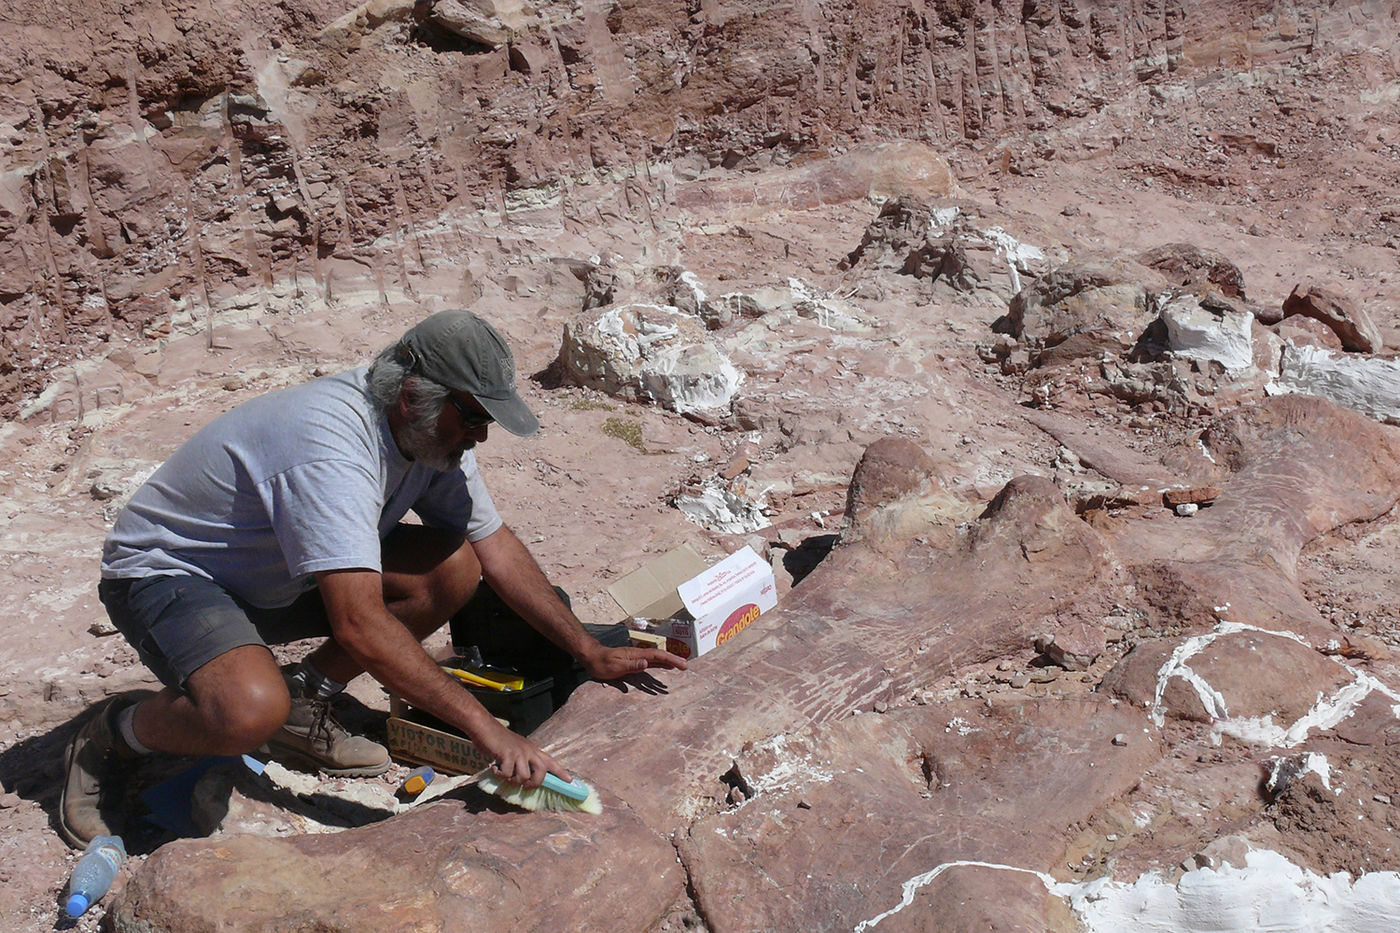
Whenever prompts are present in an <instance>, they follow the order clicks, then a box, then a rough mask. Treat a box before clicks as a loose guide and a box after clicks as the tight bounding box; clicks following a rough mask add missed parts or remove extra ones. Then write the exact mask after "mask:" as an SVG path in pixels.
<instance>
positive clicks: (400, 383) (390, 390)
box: [365, 344, 450, 421]
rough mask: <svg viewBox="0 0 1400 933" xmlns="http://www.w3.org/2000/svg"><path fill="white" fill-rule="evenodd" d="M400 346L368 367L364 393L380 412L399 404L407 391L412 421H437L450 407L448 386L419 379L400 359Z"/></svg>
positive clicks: (380, 355)
mask: <svg viewBox="0 0 1400 933" xmlns="http://www.w3.org/2000/svg"><path fill="white" fill-rule="evenodd" d="M398 350H399V346H398V344H394V345H393V346H391V347H385V348H384V349H383V350H381V351H380V353H379V355H378V356H376V357H375V358H374V362H373V363H370V364H369V373H368V375H367V376H366V382H365V391H366V392H367V393H368V394H369V397H370V400H371V401H372V402H374V404H375V405H377V406H378V407H380V408H385V409H387V408H391V407H393V406H394V405H396V404H398V401H399V393H401V392H402V391H403V390H404V389H407V390H408V416H409V419H410V420H412V421H423V420H436V419H437V416H438V414H439V413H440V412H441V411H442V407H443V406H444V405H446V404H447V396H448V392H449V391H450V390H449V389H448V388H447V386H444V385H441V384H439V383H436V382H434V381H433V380H431V379H429V378H427V377H425V376H419V375H417V374H416V373H414V372H413V371H412V370H411V369H409V367H408V366H407V365H406V364H405V363H404V362H403V360H402V359H400V358H399V352H398Z"/></svg>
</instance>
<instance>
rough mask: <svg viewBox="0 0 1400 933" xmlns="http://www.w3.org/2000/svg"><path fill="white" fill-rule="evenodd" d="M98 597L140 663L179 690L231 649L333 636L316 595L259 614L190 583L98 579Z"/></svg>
mask: <svg viewBox="0 0 1400 933" xmlns="http://www.w3.org/2000/svg"><path fill="white" fill-rule="evenodd" d="M97 595H98V597H99V598H100V599H101V600H102V604H103V605H104V606H106V607H107V615H108V616H110V617H111V619H112V624H113V625H115V626H116V627H117V631H119V632H121V633H122V635H123V636H124V637H125V638H126V640H127V641H128V642H130V643H131V646H132V647H133V648H135V649H136V653H137V654H139V655H140V656H141V661H142V663H143V664H145V665H146V666H147V667H149V668H150V669H151V671H152V672H154V673H155V675H156V676H157V677H159V678H160V680H161V683H164V684H166V685H167V686H171V687H175V688H176V689H178V690H183V689H184V687H185V681H187V680H189V677H190V675H191V674H193V673H194V672H195V671H197V670H199V669H200V668H201V667H203V666H204V665H205V664H208V663H209V662H210V661H212V660H214V659H215V658H217V657H218V656H219V655H221V654H225V653H226V652H229V651H232V650H233V649H234V648H240V647H242V646H243V645H280V644H285V643H287V642H289V641H297V640H298V639H302V638H315V637H318V636H322V637H323V636H327V635H329V634H330V633H331V626H330V621H329V620H328V619H327V617H326V607H325V605H324V604H323V603H322V601H321V594H320V593H319V592H318V591H316V590H311V591H310V592H308V593H304V594H303V595H302V596H300V597H299V598H298V599H297V601H296V602H294V603H292V604H291V605H290V606H284V607H282V608H280V609H259V608H258V607H256V606H253V605H250V604H249V603H247V602H246V601H244V600H242V599H239V598H238V597H237V596H234V595H233V594H232V593H230V592H229V591H228V590H226V589H224V588H223V587H221V586H219V585H218V584H217V583H215V582H213V581H212V580H206V579H205V578H203V577H195V576H161V577H140V578H137V579H130V580H103V581H102V582H101V583H99V584H98V587H97Z"/></svg>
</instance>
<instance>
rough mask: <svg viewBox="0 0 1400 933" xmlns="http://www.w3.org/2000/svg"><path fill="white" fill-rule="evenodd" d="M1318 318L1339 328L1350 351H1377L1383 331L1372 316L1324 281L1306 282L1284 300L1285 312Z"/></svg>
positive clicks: (1344, 344)
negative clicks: (1321, 282) (1377, 326)
mask: <svg viewBox="0 0 1400 933" xmlns="http://www.w3.org/2000/svg"><path fill="white" fill-rule="evenodd" d="M1295 314H1301V315H1304V316H1305V317H1310V318H1316V319H1317V320H1319V321H1321V322H1322V323H1324V324H1326V325H1327V326H1328V327H1330V328H1332V330H1334V331H1336V332H1337V336H1338V337H1339V338H1341V341H1342V349H1344V350H1346V351H1348V352H1350V353H1378V352H1380V350H1381V348H1382V343H1381V333H1380V331H1379V330H1378V329H1377V328H1376V325H1375V324H1374V323H1373V322H1372V321H1371V316H1370V315H1369V314H1367V313H1366V312H1365V311H1363V310H1362V309H1361V308H1360V307H1358V306H1357V305H1356V304H1355V303H1353V302H1352V301H1351V300H1350V299H1349V298H1347V297H1346V296H1344V295H1341V294H1339V293H1338V292H1335V291H1333V290H1332V289H1330V288H1327V287H1326V286H1323V285H1314V284H1312V283H1309V282H1304V283H1302V284H1300V285H1298V286H1296V287H1295V288H1294V289H1293V291H1292V292H1291V293H1290V294H1289V296H1288V297H1287V298H1285V299H1284V301H1283V316H1284V319H1285V320H1287V319H1288V318H1289V317H1292V316H1293V315H1295Z"/></svg>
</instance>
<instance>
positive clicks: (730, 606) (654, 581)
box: [608, 544, 778, 658]
mask: <svg viewBox="0 0 1400 933" xmlns="http://www.w3.org/2000/svg"><path fill="white" fill-rule="evenodd" d="M608 593H609V595H611V596H612V598H613V599H615V600H616V601H617V604H618V605H619V606H621V607H622V609H623V611H624V612H626V613H627V614H628V615H629V616H631V617H632V618H634V619H645V620H647V621H648V623H649V624H648V629H647V630H648V631H652V632H655V633H657V634H659V635H663V636H665V638H666V648H667V650H668V651H670V652H672V653H673V654H678V655H680V656H681V657H684V658H694V657H699V656H700V655H702V654H705V653H706V652H707V651H710V650H711V649H713V648H715V647H717V646H719V645H722V644H724V643H725V642H726V641H728V640H729V639H731V638H733V637H734V636H735V635H737V634H739V632H741V631H743V630H744V629H745V628H747V627H748V626H749V625H750V624H751V623H752V622H753V621H754V620H755V619H757V618H758V617H759V616H760V615H762V614H763V613H765V612H767V611H768V610H769V609H772V608H773V607H774V606H776V605H777V604H778V589H777V585H776V584H775V583H774V580H773V568H772V567H770V566H768V564H767V563H765V562H764V561H763V559H762V558H760V557H759V556H758V555H757V554H755V553H754V551H753V548H750V547H747V546H745V547H742V548H740V549H739V550H737V551H735V552H734V553H733V554H730V555H729V556H728V557H726V558H725V559H724V560H722V561H720V562H719V563H717V564H715V565H714V566H713V567H706V566H705V561H704V559H703V558H701V557H700V555H699V554H696V553H695V551H694V550H693V549H692V548H691V547H690V545H688V544H683V545H681V546H680V547H678V548H675V549H674V550H671V551H668V552H667V553H665V554H663V555H662V556H660V557H658V558H656V560H653V561H651V562H650V563H648V564H647V565H646V566H644V567H642V568H641V569H639V570H635V571H633V572H632V573H629V574H628V575H627V576H625V577H623V578H622V579H620V580H618V581H617V582H616V583H614V584H613V585H612V586H610V587H608Z"/></svg>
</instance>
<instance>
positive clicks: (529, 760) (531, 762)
mask: <svg viewBox="0 0 1400 933" xmlns="http://www.w3.org/2000/svg"><path fill="white" fill-rule="evenodd" d="M492 724H493V725H494V726H495V727H496V728H495V729H494V730H493V731H492V732H491V734H489V735H486V736H481V737H480V738H476V737H474V738H476V742H477V745H478V746H479V747H480V748H481V750H482V751H483V752H485V753H486V754H488V755H490V756H491V758H492V765H491V770H492V772H493V773H494V774H495V775H496V777H498V778H500V779H501V780H503V781H509V782H510V783H512V784H519V785H520V786H521V787H539V786H540V784H542V783H544V776H545V774H546V773H548V772H551V771H552V772H554V776H555V777H557V778H559V779H561V780H564V781H569V780H572V778H571V777H570V776H569V773H568V772H567V771H565V770H564V769H563V768H562V767H560V765H559V763H558V762H557V761H555V760H554V759H553V758H551V757H550V756H549V755H546V754H545V753H544V752H542V751H540V749H539V746H537V745H536V744H535V743H534V742H531V741H530V740H529V739H527V738H525V737H524V736H521V735H517V734H515V733H514V732H511V731H510V730H509V729H507V728H506V727H505V726H502V725H501V724H500V723H498V722H495V721H494V720H493V721H492Z"/></svg>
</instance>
